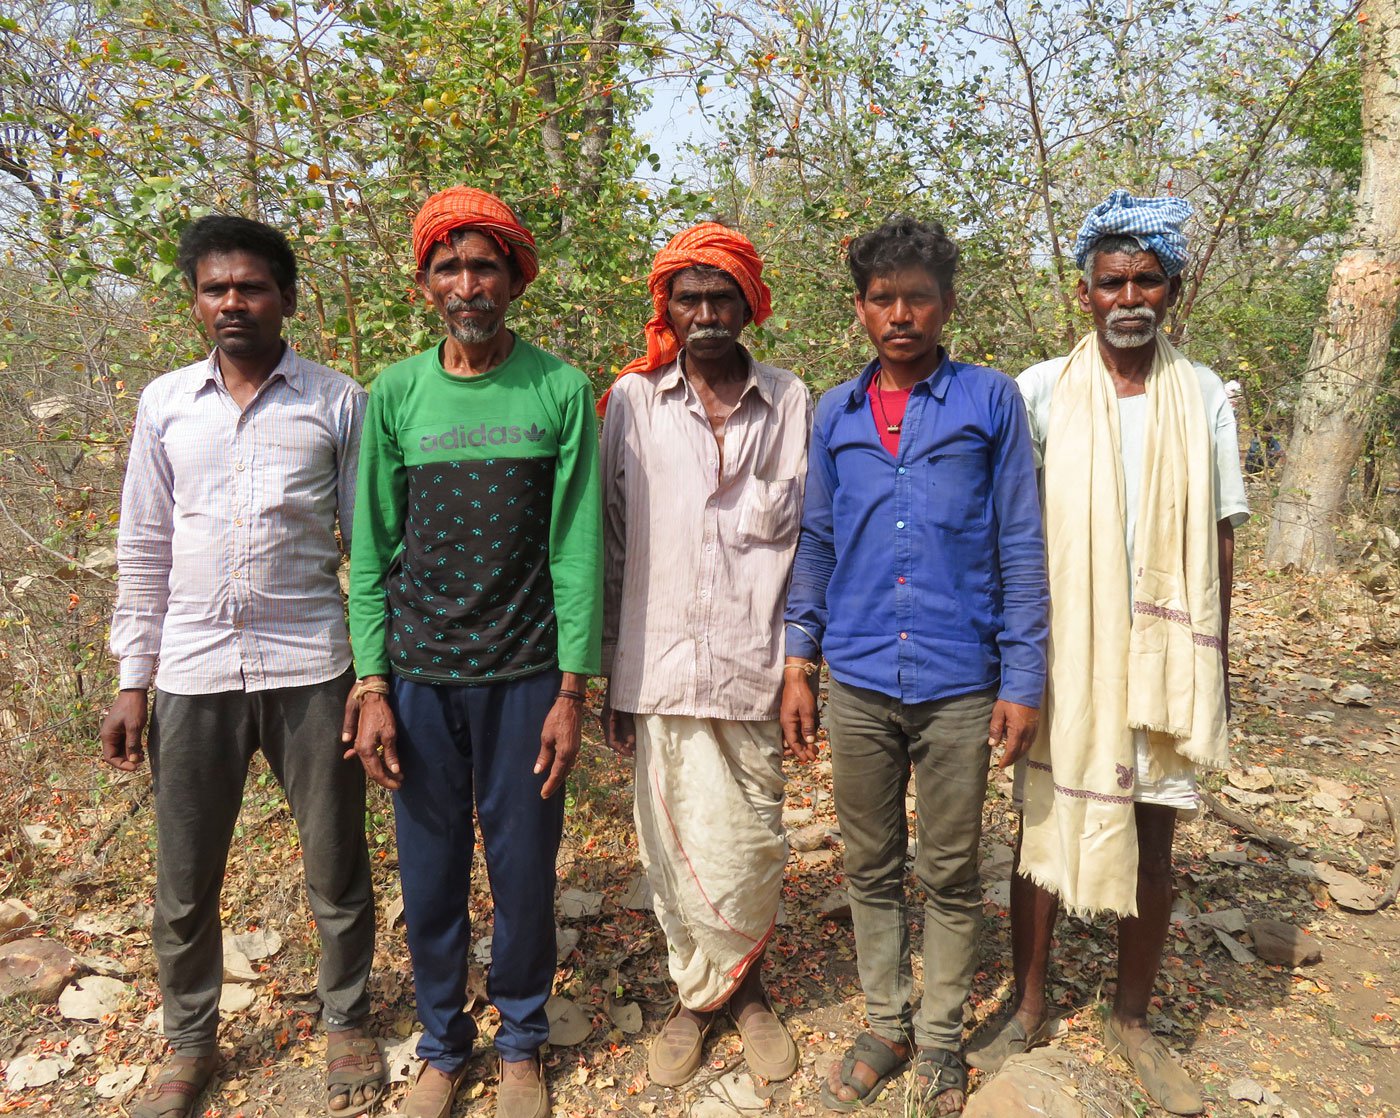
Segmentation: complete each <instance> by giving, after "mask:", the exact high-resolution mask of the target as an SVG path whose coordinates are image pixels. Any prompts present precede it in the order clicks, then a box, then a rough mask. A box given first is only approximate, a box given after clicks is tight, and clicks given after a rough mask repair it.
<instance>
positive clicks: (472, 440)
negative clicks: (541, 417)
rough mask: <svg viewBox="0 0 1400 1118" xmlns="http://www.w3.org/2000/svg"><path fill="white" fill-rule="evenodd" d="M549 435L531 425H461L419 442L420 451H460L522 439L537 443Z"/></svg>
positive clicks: (540, 428) (427, 436) (515, 441)
mask: <svg viewBox="0 0 1400 1118" xmlns="http://www.w3.org/2000/svg"><path fill="white" fill-rule="evenodd" d="M548 434H549V429H548V428H545V427H541V426H540V425H539V424H537V423H531V424H530V426H529V427H528V428H526V429H522V428H520V427H519V426H517V425H515V424H512V425H511V426H509V427H488V426H486V424H484V423H481V424H478V425H477V426H476V427H472V428H467V427H464V426H462V425H461V424H460V423H459V424H457V425H456V426H454V427H453V428H452V429H451V430H448V431H444V432H442V434H440V435H424V436H423V437H422V438H421V439H419V440H418V447H419V449H420V450H424V451H430V450H460V449H462V448H463V447H468V446H501V445H502V444H506V443H518V442H519V441H520V440H521V439H522V438H523V439H526V440H527V441H529V442H532V443H537V442H539V441H540V440H541V439H543V438H544V437H545V436H546V435H548Z"/></svg>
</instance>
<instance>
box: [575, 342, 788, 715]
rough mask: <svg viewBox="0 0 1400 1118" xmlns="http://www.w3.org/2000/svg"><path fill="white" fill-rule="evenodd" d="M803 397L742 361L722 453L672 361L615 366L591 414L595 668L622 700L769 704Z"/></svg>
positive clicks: (630, 703) (650, 709)
mask: <svg viewBox="0 0 1400 1118" xmlns="http://www.w3.org/2000/svg"><path fill="white" fill-rule="evenodd" d="M811 425H812V398H811V396H810V394H809V393H808V392H807V388H806V386H805V385H804V384H803V383H802V381H800V380H799V379H798V378H797V377H796V376H794V375H793V374H792V373H789V372H787V371H786V370H783V369H775V368H773V367H772V366H771V365H763V364H760V363H759V362H757V361H750V364H749V379H748V384H747V385H746V386H745V388H744V392H743V395H741V396H740V397H739V404H738V406H737V407H736V408H735V409H734V411H733V413H732V414H731V415H730V416H729V419H728V421H727V422H726V423H725V426H724V455H723V463H722V464H721V456H720V449H719V446H718V444H717V443H716V441H715V436H714V433H713V431H712V429H711V427H710V421H709V419H708V418H707V417H706V415H705V409H704V408H703V407H702V406H701V404H700V399H699V397H698V396H696V394H695V390H694V389H693V388H691V386H690V383H689V382H688V381H687V380H686V379H685V377H684V376H683V375H682V374H681V369H680V364H679V362H673V363H672V364H671V365H670V366H668V367H667V368H665V369H662V370H660V371H658V372H655V373H650V374H647V375H632V376H625V377H621V378H619V379H618V381H617V382H616V384H614V386H613V391H612V396H611V398H610V402H609V404H608V413H607V418H606V419H605V421H604V423H603V456H602V467H603V541H604V566H603V571H604V573H603V672H604V674H606V675H609V676H610V677H611V679H610V686H611V690H612V703H613V705H614V706H615V707H616V708H617V709H618V710H625V711H630V712H632V713H638V714H684V715H689V716H691V717H693V718H723V719H732V720H736V721H758V720H762V719H769V718H776V717H777V716H778V702H779V698H780V693H781V690H782V680H783V608H784V606H785V605H786V600H787V586H788V578H789V575H790V574H791V571H792V558H793V553H794V552H795V551H796V549H797V533H798V528H799V527H800V524H801V519H802V490H803V486H804V484H805V483H806V478H807V435H808V431H809V430H810V428H811Z"/></svg>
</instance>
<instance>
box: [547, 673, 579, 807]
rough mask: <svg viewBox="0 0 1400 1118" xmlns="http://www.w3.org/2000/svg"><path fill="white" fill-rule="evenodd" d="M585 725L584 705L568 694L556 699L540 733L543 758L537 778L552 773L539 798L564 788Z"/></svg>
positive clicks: (575, 758)
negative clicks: (544, 773)
mask: <svg viewBox="0 0 1400 1118" xmlns="http://www.w3.org/2000/svg"><path fill="white" fill-rule="evenodd" d="M582 723H583V703H581V702H580V701H579V700H578V699H573V698H570V697H568V696H567V695H560V696H559V697H558V698H557V699H555V700H554V705H553V706H552V707H550V708H549V714H548V716H547V717H546V718H545V720H544V729H543V730H541V731H540V755H539V756H538V757H537V758H535V775H536V776H538V775H539V774H540V773H542V772H548V773H549V776H548V778H547V779H546V780H545V782H544V787H543V788H541V789H540V799H542V800H547V799H549V797H550V796H552V795H554V793H556V792H558V791H559V790H560V789H561V788H563V787H564V778H565V777H567V776H568V775H569V770H570V769H572V768H573V767H574V762H575V761H577V760H578V744H579V739H580V737H581V736H582V729H583V726H582Z"/></svg>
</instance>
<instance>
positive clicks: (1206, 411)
mask: <svg viewBox="0 0 1400 1118" xmlns="http://www.w3.org/2000/svg"><path fill="white" fill-rule="evenodd" d="M1190 215H1191V207H1190V205H1189V204H1188V203H1187V202H1186V201H1184V200H1183V199H1180V198H1135V197H1133V196H1132V195H1131V194H1129V193H1128V192H1127V191H1124V190H1115V191H1114V192H1113V193H1112V194H1111V195H1110V196H1109V198H1108V200H1107V201H1105V202H1104V203H1102V204H1101V205H1099V206H1097V207H1096V208H1095V209H1094V210H1093V211H1092V212H1091V213H1090V214H1089V216H1088V218H1087V219H1086V220H1085V222H1084V227H1083V228H1082V229H1081V230H1080V233H1079V239H1078V241H1077V242H1076V244H1075V257H1076V260H1077V261H1078V263H1079V266H1080V268H1081V269H1082V270H1083V275H1082V277H1081V278H1080V280H1079V285H1078V296H1079V306H1080V309H1081V310H1082V311H1083V312H1084V313H1085V314H1088V315H1092V316H1093V320H1094V330H1093V332H1092V333H1090V334H1088V335H1087V336H1086V337H1085V338H1083V339H1082V340H1081V341H1080V342H1079V344H1078V345H1076V346H1075V347H1074V349H1073V351H1072V352H1071V353H1070V354H1069V355H1068V356H1067V357H1060V358H1056V359H1054V360H1051V361H1046V362H1042V363H1041V364H1039V365H1035V366H1033V367H1031V368H1030V369H1027V370H1026V371H1025V372H1024V373H1022V374H1021V376H1020V377H1019V378H1018V382H1017V383H1018V385H1019V387H1020V389H1021V396H1022V398H1023V399H1024V400H1025V403H1026V409H1027V411H1028V413H1029V416H1030V425H1031V435H1032V439H1033V441H1034V444H1035V453H1036V460H1037V466H1038V467H1039V468H1040V481H1041V490H1042V494H1043V502H1042V505H1043V512H1044V517H1045V538H1046V564H1047V573H1048V575H1049V579H1050V656H1049V684H1048V688H1047V692H1046V698H1045V703H1044V706H1043V708H1042V711H1043V713H1042V716H1041V721H1040V729H1039V734H1038V737H1037V739H1036V743H1035V745H1034V746H1033V747H1032V748H1031V751H1030V753H1029V755H1028V756H1027V757H1026V759H1025V760H1024V761H1023V762H1021V763H1019V764H1018V765H1017V773H1016V793H1017V796H1016V798H1017V800H1018V802H1019V803H1020V804H1021V809H1022V815H1021V833H1020V835H1019V837H1018V841H1017V848H1016V871H1017V872H1016V874H1015V875H1014V877H1013V879H1012V892H1011V930H1012V961H1013V968H1014V972H1015V983H1016V986H1015V997H1014V999H1013V1004H1012V1006H1011V1008H1010V1013H1009V1015H1008V1016H1007V1017H1006V1018H1005V1019H1004V1020H1003V1022H1002V1023H1001V1024H1000V1027H999V1028H998V1029H997V1030H995V1031H994V1033H993V1035H991V1036H990V1037H989V1038H987V1039H985V1040H984V1041H983V1042H982V1044H981V1045H979V1046H976V1047H974V1049H973V1051H972V1052H970V1053H969V1057H968V1059H969V1063H971V1064H972V1065H973V1066H975V1067H981V1068H983V1069H994V1068H996V1067H999V1066H1000V1065H1001V1063H1002V1062H1003V1061H1004V1060H1005V1059H1006V1058H1007V1057H1008V1056H1011V1055H1014V1054H1015V1053H1017V1052H1022V1051H1025V1049H1027V1048H1028V1047H1031V1046H1033V1045H1034V1044H1036V1043H1037V1042H1038V1041H1040V1040H1041V1038H1043V1037H1044V1036H1045V1035H1046V1033H1047V1032H1048V1025H1049V1023H1050V1021H1049V1008H1048V1006H1047V1005H1046V1000H1045V974H1046V968H1047V966H1048V963H1049V955H1050V946H1051V943H1052V933H1053V931H1054V925H1055V916H1056V913H1057V911H1058V909H1059V907H1060V905H1061V904H1063V905H1064V907H1066V908H1068V909H1069V910H1070V911H1071V912H1073V913H1075V914H1077V915H1079V916H1081V917H1082V916H1089V915H1091V914H1094V913H1099V912H1112V913H1114V914H1116V915H1117V916H1118V921H1119V922H1118V985H1117V991H1116V994H1115V996H1114V1000H1113V1009H1112V1013H1111V1014H1110V1016H1109V1018H1108V1020H1107V1021H1106V1022H1105V1025H1104V1042H1105V1047H1107V1049H1108V1050H1109V1051H1110V1052H1116V1053H1119V1054H1121V1055H1123V1056H1124V1058H1125V1059H1127V1061H1128V1062H1129V1063H1130V1064H1131V1065H1132V1067H1133V1069H1134V1071H1135V1072H1136V1073H1137V1076H1138V1078H1139V1080H1140V1081H1141V1083H1142V1085H1143V1087H1144V1088H1145V1089H1146V1091H1147V1092H1148V1094H1150V1095H1151V1096H1152V1097H1153V1098H1154V1099H1155V1100H1156V1101H1157V1103H1158V1104H1159V1105H1160V1106H1161V1107H1162V1108H1163V1109H1164V1110H1166V1111H1168V1112H1169V1113H1172V1114H1200V1113H1201V1112H1202V1110H1203V1108H1204V1100H1203V1099H1202V1096H1201V1092H1200V1089H1199V1087H1198V1086H1197V1085H1196V1084H1195V1082H1193V1081H1192V1079H1191V1077H1190V1075H1188V1074H1187V1072H1186V1071H1185V1069H1183V1068H1182V1067H1181V1065H1180V1064H1179V1063H1177V1061H1176V1059H1175V1057H1174V1056H1173V1054H1172V1053H1171V1052H1170V1051H1169V1050H1168V1049H1167V1047H1166V1046H1165V1045H1164V1044H1163V1043H1162V1041H1160V1040H1159V1039H1157V1038H1156V1037H1154V1036H1152V1034H1151V1033H1150V1032H1149V1031H1148V1028H1147V1009H1148V1004H1149V1002H1150V1000H1151V997H1152V988H1153V986H1154V985H1155V983H1156V980H1157V973H1158V969H1159V967H1160V965H1161V958H1162V949H1163V946H1164V945H1165V943H1166V938H1167V930H1168V924H1169V920H1170V916H1171V903H1172V840H1173V836H1174V832H1175V827H1176V820H1177V816H1178V813H1185V814H1186V817H1187V818H1190V817H1192V816H1194V815H1195V814H1196V813H1197V812H1198V811H1199V796H1198V794H1197V791H1196V779H1195V772H1196V768H1197V767H1198V766H1204V767H1207V768H1223V767H1224V766H1225V765H1226V764H1227V762H1228V750H1227V743H1228V738H1227V730H1226V718H1227V715H1228V711H1229V700H1228V695H1227V688H1228V665H1229V658H1228V653H1227V647H1226V642H1227V637H1228V633H1229V616H1230V582H1231V578H1232V575H1233V571H1234V546H1235V536H1234V532H1235V527H1236V526H1237V525H1239V524H1241V523H1243V522H1244V521H1245V519H1247V517H1248V515H1249V508H1248V505H1247V504H1246V502H1245V495H1244V483H1243V479H1242V477H1241V474H1240V460H1239V451H1238V444H1237V441H1236V434H1235V418H1234V413H1233V411H1232V410H1231V407H1230V402H1229V399H1228V397H1227V395H1226V392H1225V387H1224V385H1223V384H1222V383H1221V381H1220V378H1219V377H1217V376H1216V375H1215V374H1214V373H1213V372H1211V371H1210V370H1209V369H1207V368H1206V367H1205V366H1204V365H1200V364H1197V363H1195V362H1193V361H1190V360H1188V359H1187V358H1186V357H1185V356H1183V355H1182V354H1181V353H1180V352H1178V350H1177V349H1176V347H1175V346H1173V345H1172V343H1171V342H1170V341H1168V340H1167V338H1166V337H1165V335H1164V334H1163V333H1162V332H1161V326H1162V321H1163V319H1164V317H1165V316H1166V314H1167V312H1168V310H1169V309H1170V308H1171V306H1172V305H1173V304H1175V302H1176V300H1177V298H1178V296H1179V295H1180V292H1181V271H1182V268H1183V267H1184V266H1185V263H1186V258H1187V256H1186V251H1187V244H1186V237H1185V235H1184V233H1183V231H1182V226H1183V224H1184V223H1185V221H1186V220H1187V219H1188V218H1189V217H1190ZM1052 405H1053V406H1052Z"/></svg>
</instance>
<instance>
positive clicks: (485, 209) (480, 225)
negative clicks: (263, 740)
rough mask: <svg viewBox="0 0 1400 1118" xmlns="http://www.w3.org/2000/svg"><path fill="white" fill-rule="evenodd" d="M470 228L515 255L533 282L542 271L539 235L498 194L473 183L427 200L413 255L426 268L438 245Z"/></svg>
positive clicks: (416, 228) (415, 233) (417, 221)
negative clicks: (524, 224)
mask: <svg viewBox="0 0 1400 1118" xmlns="http://www.w3.org/2000/svg"><path fill="white" fill-rule="evenodd" d="M464 228H470V229H473V230H476V231H477V232H479V233H484V234H485V235H486V236H488V237H490V238H491V239H492V240H493V241H495V242H496V246H497V247H498V248H499V249H500V250H501V251H502V252H504V253H505V254H506V255H507V256H512V257H514V258H515V263H516V266H517V267H519V269H520V274H521V275H522V276H524V277H525V282H526V283H529V282H530V281H531V280H533V279H534V278H535V277H536V276H537V275H539V274H540V261H539V257H538V256H537V255H536V254H535V238H534V237H532V236H531V235H530V231H529V230H528V229H526V228H525V226H523V225H521V224H520V222H519V221H517V220H516V217H515V213H514V211H512V210H511V208H510V207H509V206H507V205H506V204H505V203H504V202H502V201H501V200H500V199H499V198H497V197H496V196H495V195H494V194H487V193H486V191H484V190H477V189H476V188H475V187H472V186H449V187H448V188H447V189H446V190H440V191H438V193H436V194H434V195H433V196H432V197H431V198H429V199H428V200H427V201H426V202H424V203H423V208H422V209H421V210H419V211H418V216H417V217H415V218H414V219H413V258H414V260H416V261H417V262H418V267H419V268H422V267H423V266H424V265H426V264H427V262H428V257H429V256H430V255H432V251H433V246H434V245H445V244H447V243H449V241H450V240H451V237H452V234H453V232H454V231H455V230H457V229H464Z"/></svg>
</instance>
